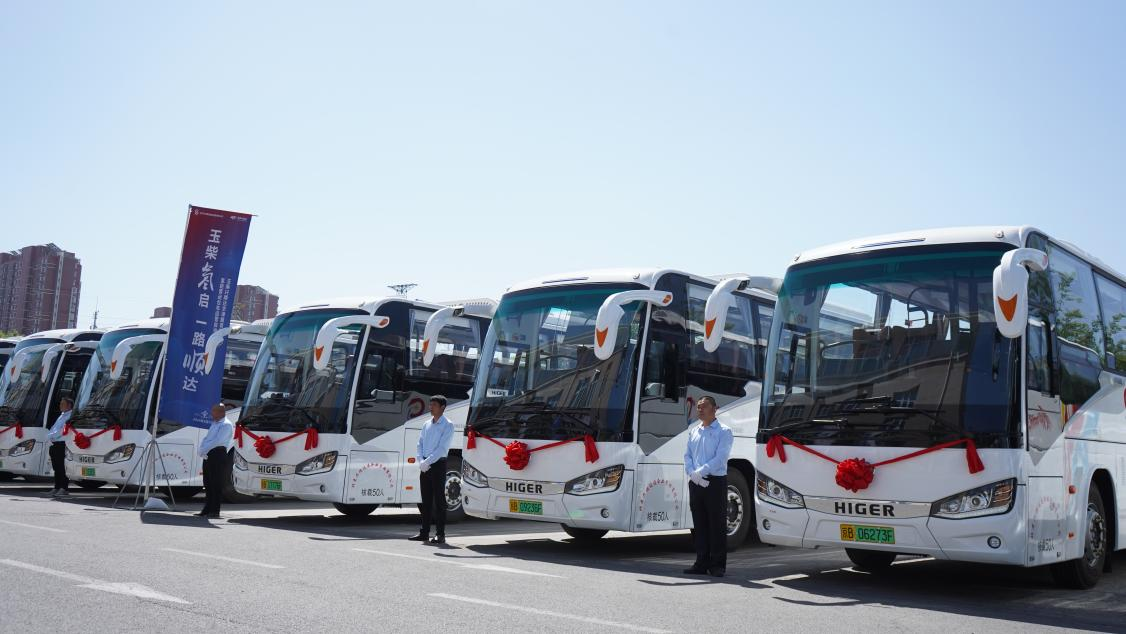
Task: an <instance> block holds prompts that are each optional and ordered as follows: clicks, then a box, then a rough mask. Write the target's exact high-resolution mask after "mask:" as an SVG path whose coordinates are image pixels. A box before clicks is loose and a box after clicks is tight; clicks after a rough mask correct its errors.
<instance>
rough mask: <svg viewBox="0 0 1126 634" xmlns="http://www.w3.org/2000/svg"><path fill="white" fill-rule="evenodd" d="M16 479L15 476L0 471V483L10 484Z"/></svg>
mask: <svg viewBox="0 0 1126 634" xmlns="http://www.w3.org/2000/svg"><path fill="white" fill-rule="evenodd" d="M15 479H16V474H14V473H8V472H7V471H0V482H11V481H12V480H15Z"/></svg>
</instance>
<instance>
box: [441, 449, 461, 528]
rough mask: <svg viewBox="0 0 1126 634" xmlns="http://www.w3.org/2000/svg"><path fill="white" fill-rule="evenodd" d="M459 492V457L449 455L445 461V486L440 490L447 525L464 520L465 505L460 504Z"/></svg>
mask: <svg viewBox="0 0 1126 634" xmlns="http://www.w3.org/2000/svg"><path fill="white" fill-rule="evenodd" d="M461 491H462V482H461V457H460V456H455V455H451V456H450V457H449V458H447V459H446V486H445V487H444V488H443V489H442V492H443V494H444V495H445V498H446V523H447V524H453V523H455V522H460V521H462V520H463V519H465V505H464V504H462V495H461Z"/></svg>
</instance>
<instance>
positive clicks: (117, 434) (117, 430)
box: [63, 423, 121, 449]
mask: <svg viewBox="0 0 1126 634" xmlns="http://www.w3.org/2000/svg"><path fill="white" fill-rule="evenodd" d="M108 431H112V432H113V439H114V440H121V425H110V426H109V427H106V428H105V429H102V430H99V431H96V432H94V433H92V434H90V435H86V434H84V433H82V432H80V431H78V430H77V429H75V428H74V426H73V425H71V424H70V423H66V424H65V425H63V435H64V436H66V435H67V434H69V433H71V432H74V446H75V447H78V448H79V449H89V448H90V441H91V440H93V439H95V438H97V437H98V436H101V435H102V434H104V433H106V432H108Z"/></svg>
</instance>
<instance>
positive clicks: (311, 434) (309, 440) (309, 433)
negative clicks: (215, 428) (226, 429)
mask: <svg viewBox="0 0 1126 634" xmlns="http://www.w3.org/2000/svg"><path fill="white" fill-rule="evenodd" d="M243 434H246V435H247V436H250V437H251V438H253V439H254V451H257V452H258V455H259V456H262V457H263V458H269V457H270V456H272V455H274V452H275V451H277V447H276V445H280V444H281V443H283V442H285V441H287V440H292V439H294V438H297V437H298V436H300V435H302V434H304V435H305V451H309V450H310V449H316V448H317V445H318V444H319V441H320V439H319V437H318V436H317V430H316V429H314V428H312V427H306V428H305V429H302V430H301V431H299V432H297V433H296V434H290V435H288V436H286V437H284V438H278V439H277V440H274V439H273V438H270V437H269V436H267V435H266V434H262V435H261V436H259V435H257V434H255V433H254V432H252V431H250V430H249V429H247V428H246V427H243V426H242V425H235V441H236V442H238V446H239V449H241V448H242V435H243Z"/></svg>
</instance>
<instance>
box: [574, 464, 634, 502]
mask: <svg viewBox="0 0 1126 634" xmlns="http://www.w3.org/2000/svg"><path fill="white" fill-rule="evenodd" d="M625 471H626V468H625V465H620V464H618V465H614V466H612V467H606V468H605V469H599V470H598V471H592V472H590V473H588V474H586V475H584V476H579V477H577V478H575V479H574V480H571V481H570V482H568V483H567V486H565V487H563V492H564V493H567V494H569V495H591V494H594V493H609V492H611V491H617V490H618V485H620V484H621V483H622V474H623V473H625Z"/></svg>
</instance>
